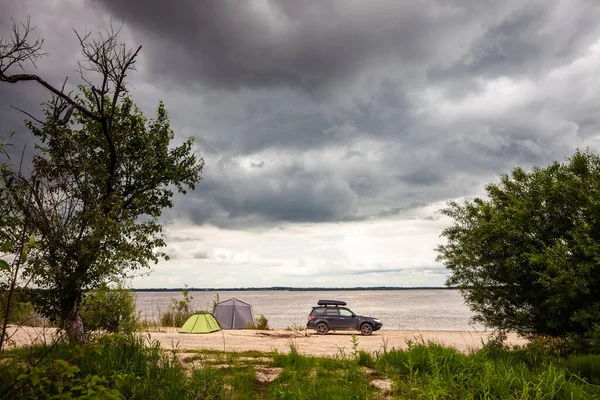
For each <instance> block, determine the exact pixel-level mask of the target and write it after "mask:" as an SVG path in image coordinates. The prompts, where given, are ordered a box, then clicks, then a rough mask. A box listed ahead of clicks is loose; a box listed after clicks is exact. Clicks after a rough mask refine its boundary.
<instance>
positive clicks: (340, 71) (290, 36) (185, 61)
mask: <svg viewBox="0 0 600 400" xmlns="http://www.w3.org/2000/svg"><path fill="white" fill-rule="evenodd" d="M95 1H96V2H97V3H98V4H102V5H103V6H105V7H106V9H107V10H108V11H109V12H110V13H111V14H112V15H113V16H115V17H116V18H123V19H124V20H125V21H127V23H128V24H131V25H132V26H134V27H135V28H136V29H137V30H138V31H139V32H140V36H143V37H144V38H146V39H150V40H146V41H148V42H150V44H149V46H148V47H149V54H150V55H149V57H150V58H152V64H151V67H150V68H151V70H152V71H153V72H154V73H155V74H158V75H160V76H161V77H164V76H170V77H171V79H172V80H174V81H178V82H179V83H182V84H184V85H189V83H190V82H193V81H195V80H199V81H200V82H202V83H203V84H204V85H206V86H210V87H223V88H228V89H237V88H240V87H244V86H250V87H268V86H273V85H291V86H295V87H302V88H305V89H307V90H309V91H311V92H321V91H322V90H324V89H327V88H329V86H330V85H335V84H339V83H342V82H346V81H347V80H348V79H351V78H353V77H356V76H357V75H361V74H363V73H364V71H365V69H367V68H369V67H373V66H378V65H381V64H385V63H389V62H393V63H394V64H395V67H396V68H400V69H411V68H418V69H421V68H422V67H423V66H424V64H427V63H430V62H433V63H435V64H446V63H447V62H448V61H449V60H453V59H460V56H461V54H462V53H463V51H464V50H463V49H462V48H461V45H466V46H470V45H472V43H471V42H472V41H473V40H474V39H475V37H473V36H474V35H470V34H469V30H474V29H475V30H479V29H480V27H481V26H483V27H486V28H487V29H488V30H490V32H492V31H493V29H496V28H497V26H498V25H499V24H502V22H503V21H504V18H505V17H506V15H507V13H510V12H511V11H512V9H517V10H518V9H520V8H522V7H520V6H517V5H518V4H519V3H518V2H512V5H511V4H510V3H511V2H504V3H507V4H504V5H498V4H497V3H494V2H478V1H467V2H454V3H452V2H445V1H444V2H442V1H427V2H420V3H418V4H417V3H407V2H392V1H373V2H368V3H366V2H347V1H343V0H342V1H340V0H325V1H320V2H306V1H298V0H277V1H275V0H267V1H248V2H242V3H240V2H238V1H234V0H210V1H203V2H190V1H183V0H179V1H174V2H169V3H166V2H162V1H141V0H139V1H127V2H123V1H118V0H95ZM533 22H536V21H533ZM500 31H501V30H500ZM501 32H502V31H501ZM485 34H486V32H481V35H485ZM492 34H493V32H492ZM481 35H478V36H481ZM525 49H526V47H525Z"/></svg>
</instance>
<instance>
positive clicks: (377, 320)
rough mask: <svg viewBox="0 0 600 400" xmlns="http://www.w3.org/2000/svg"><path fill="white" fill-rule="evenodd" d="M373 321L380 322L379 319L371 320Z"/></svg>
mask: <svg viewBox="0 0 600 400" xmlns="http://www.w3.org/2000/svg"><path fill="white" fill-rule="evenodd" d="M373 321H375V322H381V321H380V320H379V318H373Z"/></svg>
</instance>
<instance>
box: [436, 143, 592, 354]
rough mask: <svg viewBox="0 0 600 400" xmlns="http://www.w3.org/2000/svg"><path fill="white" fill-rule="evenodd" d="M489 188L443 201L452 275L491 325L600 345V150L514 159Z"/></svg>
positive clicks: (445, 254) (446, 257)
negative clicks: (482, 194) (532, 163)
mask: <svg viewBox="0 0 600 400" xmlns="http://www.w3.org/2000/svg"><path fill="white" fill-rule="evenodd" d="M486 191H487V195H488V199H487V200H483V199H479V198H477V199H475V200H473V201H467V202H465V203H464V204H463V205H460V204H458V203H454V202H452V203H450V204H449V207H448V208H446V209H444V210H443V211H442V212H443V213H444V214H445V215H447V216H449V217H451V218H452V219H453V220H454V224H453V225H452V226H450V227H448V228H447V229H445V230H444V231H443V236H445V237H446V239H447V240H448V242H447V244H445V245H442V246H440V247H439V248H438V252H439V257H438V260H440V261H442V262H444V264H445V265H446V267H447V268H448V269H450V270H451V271H452V275H451V276H450V278H449V279H448V281H447V284H448V285H457V286H458V287H459V288H460V289H461V291H462V293H463V295H464V297H465V299H466V301H467V303H468V304H469V306H470V307H471V309H472V310H473V311H474V312H475V313H476V317H475V320H476V321H478V322H482V323H483V324H484V325H486V326H489V327H493V328H497V329H500V330H510V331H516V332H519V333H521V334H524V335H528V336H535V335H549V336H554V337H558V338H562V339H563V340H565V342H567V344H569V343H570V345H577V344H579V345H581V346H582V348H583V347H588V348H589V347H596V349H600V347H598V345H600V264H599V263H598V260H599V259H600V218H598V216H599V215H600V214H599V213H600V201H599V199H600V157H599V156H598V155H595V154H592V153H591V152H589V151H585V152H580V151H577V152H576V153H575V154H574V155H573V156H572V157H571V158H570V159H568V160H567V161H566V162H565V163H563V164H561V163H558V162H555V163H553V164H552V165H550V166H548V167H546V168H534V169H533V171H532V172H529V173H528V172H525V171H524V170H523V169H521V168H515V169H514V170H513V171H512V173H511V174H510V175H503V176H502V177H501V179H500V182H499V183H493V184H489V185H487V186H486Z"/></svg>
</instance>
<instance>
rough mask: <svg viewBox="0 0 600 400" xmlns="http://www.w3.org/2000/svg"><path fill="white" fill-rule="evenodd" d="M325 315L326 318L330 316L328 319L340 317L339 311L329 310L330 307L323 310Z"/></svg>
mask: <svg viewBox="0 0 600 400" xmlns="http://www.w3.org/2000/svg"><path fill="white" fill-rule="evenodd" d="M325 315H328V316H330V317H331V316H335V317H337V316H338V315H340V313H339V310H338V309H337V308H330V307H327V308H326V309H325Z"/></svg>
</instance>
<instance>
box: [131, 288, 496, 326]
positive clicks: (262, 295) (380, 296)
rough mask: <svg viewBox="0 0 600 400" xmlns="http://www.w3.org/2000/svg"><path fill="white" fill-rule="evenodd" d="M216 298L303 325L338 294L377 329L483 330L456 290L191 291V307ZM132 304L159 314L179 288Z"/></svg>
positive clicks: (275, 322) (273, 321)
mask: <svg viewBox="0 0 600 400" xmlns="http://www.w3.org/2000/svg"><path fill="white" fill-rule="evenodd" d="M216 293H219V296H220V299H221V301H223V300H227V299H230V298H232V297H235V298H237V299H239V300H242V301H245V302H246V303H250V304H252V307H253V309H254V316H255V318H256V317H258V316H259V315H260V314H263V315H264V316H266V317H267V319H268V320H269V326H270V327H271V328H274V329H283V328H286V327H292V326H305V325H306V321H307V317H308V313H309V312H310V310H311V307H312V306H315V305H316V304H317V301H318V300H319V299H335V300H343V301H345V302H346V303H348V307H349V308H350V309H351V310H353V311H354V312H356V313H357V314H362V315H370V316H373V317H377V318H379V319H381V321H382V322H383V328H382V329H401V330H460V331H473V330H483V329H484V327H482V326H481V325H472V324H471V323H470V318H471V317H472V315H473V314H472V313H471V311H470V310H469V308H468V307H467V306H466V305H465V303H464V300H463V298H462V296H461V295H460V293H459V291H458V290H349V291H280V290H261V291H224V292H219V291H214V292H212V291H211V292H208V291H197V292H196V291H190V295H191V296H192V297H193V298H194V299H193V300H192V304H193V306H194V308H195V309H196V310H210V308H211V305H212V300H213V299H214V298H215V294H216ZM136 295H137V310H138V312H140V314H141V316H142V318H145V319H147V320H158V316H159V315H160V311H161V310H162V311H164V310H167V309H168V308H169V306H170V303H171V298H172V297H174V298H177V299H178V300H179V299H182V295H181V293H180V292H138V293H136Z"/></svg>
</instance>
